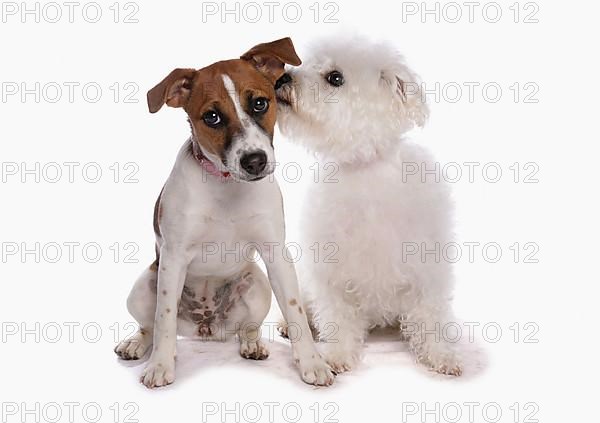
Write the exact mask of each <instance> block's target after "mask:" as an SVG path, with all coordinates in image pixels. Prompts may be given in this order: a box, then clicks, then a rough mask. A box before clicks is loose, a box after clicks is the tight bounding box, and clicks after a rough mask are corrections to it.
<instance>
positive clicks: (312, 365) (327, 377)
mask: <svg viewBox="0 0 600 423" xmlns="http://www.w3.org/2000/svg"><path fill="white" fill-rule="evenodd" d="M265 253H266V254H265ZM261 255H262V258H263V261H264V262H265V265H266V267H267V273H268V276H269V281H270V282H271V287H272V289H273V293H274V294H275V298H276V299H277V303H278V304H279V308H280V309H281V312H282V313H283V317H284V318H285V319H286V321H287V323H288V336H289V338H290V342H291V344H292V350H293V356H294V361H295V363H296V364H297V365H298V367H299V368H300V374H301V376H302V380H304V382H306V383H309V384H312V385H331V384H332V383H333V379H334V375H333V372H332V371H331V369H330V368H329V366H328V365H327V363H326V362H325V360H324V359H323V357H321V354H319V352H318V351H317V348H316V346H315V344H314V342H313V337H312V332H311V330H310V327H309V326H308V320H307V318H306V312H305V310H304V308H303V306H302V303H301V301H300V290H299V288H298V279H297V277H296V270H295V268H294V265H293V264H292V263H291V262H289V261H288V260H286V259H285V258H284V257H290V255H289V253H288V251H287V248H286V247H285V245H284V247H283V251H281V253H280V252H279V251H276V249H274V248H273V247H272V246H268V247H267V249H266V250H265V251H262V252H261Z"/></svg>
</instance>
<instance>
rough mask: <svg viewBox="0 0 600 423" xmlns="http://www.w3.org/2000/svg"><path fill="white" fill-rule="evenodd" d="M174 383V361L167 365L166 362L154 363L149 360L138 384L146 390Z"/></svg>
mask: <svg viewBox="0 0 600 423" xmlns="http://www.w3.org/2000/svg"><path fill="white" fill-rule="evenodd" d="M174 381H175V360H171V362H169V363H167V362H166V361H154V360H152V359H150V362H149V363H148V365H147V366H146V368H145V369H144V371H143V372H142V377H141V378H140V382H142V383H143V384H144V385H146V386H147V387H148V388H158V387H159V386H165V385H169V384H171V383H173V382H174Z"/></svg>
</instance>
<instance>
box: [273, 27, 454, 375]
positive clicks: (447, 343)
mask: <svg viewBox="0 0 600 423" xmlns="http://www.w3.org/2000/svg"><path fill="white" fill-rule="evenodd" d="M309 53H310V54H312V57H308V58H307V59H306V60H305V61H304V64H303V65H302V66H301V67H299V68H296V69H293V70H290V71H289V73H288V74H286V75H284V76H283V77H282V79H280V80H279V81H278V83H277V86H276V88H277V95H278V99H279V101H278V103H279V106H278V107H279V119H278V124H279V128H280V129H281V131H282V133H283V134H284V135H286V136H287V137H289V138H290V139H292V140H294V141H296V142H298V143H300V144H302V145H303V146H305V147H306V148H308V149H309V150H310V151H312V152H314V153H315V154H316V156H317V157H318V159H319V162H320V164H321V166H324V165H325V164H333V166H335V169H336V172H335V174H334V175H333V177H332V178H329V179H328V180H321V181H319V183H316V184H312V186H311V187H310V188H309V190H308V192H307V195H306V201H305V204H304V210H303V213H302V221H301V226H300V228H301V232H302V239H301V240H300V243H301V245H302V247H303V251H309V249H310V248H313V249H314V248H315V245H318V246H319V247H318V248H321V249H323V248H325V247H324V246H327V248H329V249H330V252H331V246H333V248H334V249H335V254H330V255H329V256H328V257H323V255H321V256H320V257H319V258H318V260H315V258H316V256H315V257H313V256H312V255H311V257H310V258H308V257H306V255H305V259H303V260H301V263H299V264H300V266H299V269H298V271H299V274H300V281H301V284H302V289H303V292H304V295H305V298H304V302H305V304H306V305H307V307H309V310H308V312H309V313H310V314H309V316H310V317H311V319H312V323H313V325H314V327H315V328H316V329H317V331H318V332H319V337H320V338H321V341H324V342H325V343H324V348H325V355H326V358H327V360H328V362H329V364H330V366H331V367H332V368H333V370H335V371H336V372H343V371H345V370H349V369H351V368H353V367H355V365H356V364H357V363H358V361H359V359H360V358H361V352H362V344H363V343H364V340H365V338H366V335H367V334H368V332H369V330H370V329H372V328H375V327H389V326H393V327H398V328H399V329H400V331H401V332H402V335H403V336H404V338H405V339H407V340H408V345H409V348H410V350H411V351H412V352H413V353H414V354H415V357H416V359H417V360H418V361H419V362H421V363H423V364H425V365H427V366H429V367H430V368H431V369H433V370H435V371H437V372H439V373H443V374H450V375H460V374H461V372H462V364H461V362H460V360H459V357H458V353H457V350H456V348H455V345H454V344H453V342H451V340H453V339H456V338H454V335H452V334H451V333H452V330H453V328H455V327H456V325H455V324H454V322H453V314H452V311H451V295H452V286H453V276H452V269H451V265H450V263H449V262H448V261H447V260H446V261H445V260H444V259H443V258H440V254H439V251H440V248H443V247H444V246H445V245H448V243H451V242H452V224H451V221H452V206H451V202H450V196H449V192H448V189H447V187H446V186H445V185H444V184H442V183H440V182H439V180H438V182H436V181H435V179H436V178H434V177H432V176H431V175H429V176H428V177H426V178H424V179H425V180H423V174H425V176H427V174H426V172H425V170H431V169H435V162H434V160H433V158H432V156H431V155H430V154H429V153H428V152H427V151H425V150H424V149H423V148H421V147H419V146H417V145H415V144H412V143H411V142H410V141H408V140H407V139H405V137H404V134H405V133H406V132H407V131H409V130H410V129H411V128H413V127H414V126H415V125H417V126H423V125H424V123H425V121H426V119H427V116H428V108H427V105H426V104H425V101H424V98H423V97H422V95H421V91H420V89H419V83H418V80H417V77H416V75H415V74H414V73H413V71H411V70H410V69H409V68H408V67H407V65H406V64H405V62H404V59H403V58H402V56H400V55H399V54H398V53H397V52H396V51H395V50H394V49H393V48H392V47H390V46H389V45H387V44H379V43H373V42H370V41H367V40H364V39H358V38H355V39H348V40H341V41H340V40H337V39H331V38H328V39H327V40H322V41H320V42H317V43H315V44H314V45H313V48H312V49H311V51H309ZM415 169H420V170H423V172H415ZM409 170H410V171H409ZM329 173H331V172H329ZM436 251H437V252H436Z"/></svg>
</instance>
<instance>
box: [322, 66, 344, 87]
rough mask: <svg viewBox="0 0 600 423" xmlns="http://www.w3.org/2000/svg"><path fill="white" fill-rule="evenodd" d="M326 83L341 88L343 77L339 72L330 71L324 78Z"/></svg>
mask: <svg viewBox="0 0 600 423" xmlns="http://www.w3.org/2000/svg"><path fill="white" fill-rule="evenodd" d="M325 79H326V80H327V82H329V83H330V84H331V85H333V86H334V87H341V86H342V85H344V75H342V73H341V72H340V71H336V70H334V71H331V72H329V73H328V74H327V76H326V77H325Z"/></svg>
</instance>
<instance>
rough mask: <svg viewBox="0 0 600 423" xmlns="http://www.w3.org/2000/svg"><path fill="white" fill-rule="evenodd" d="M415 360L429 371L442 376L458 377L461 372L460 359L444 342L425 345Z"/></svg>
mask: <svg viewBox="0 0 600 423" xmlns="http://www.w3.org/2000/svg"><path fill="white" fill-rule="evenodd" d="M417 359H418V361H420V362H421V363H423V364H425V365H426V366H427V367H429V368H430V369H431V370H433V371H435V372H437V373H440V374H443V375H449V376H460V375H462V372H463V365H462V363H461V359H460V357H459V356H458V354H457V352H456V351H455V350H454V348H453V347H452V346H450V345H448V344H447V343H445V342H442V343H437V344H433V343H427V344H426V345H425V348H424V349H423V351H422V353H421V354H420V355H419V356H418V357H417Z"/></svg>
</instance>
